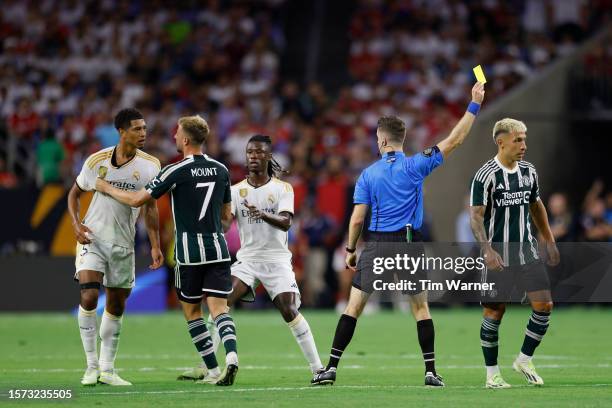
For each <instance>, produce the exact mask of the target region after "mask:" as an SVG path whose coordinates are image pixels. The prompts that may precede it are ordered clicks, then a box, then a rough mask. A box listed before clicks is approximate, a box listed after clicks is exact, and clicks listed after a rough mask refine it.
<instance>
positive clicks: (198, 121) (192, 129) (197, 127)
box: [178, 115, 210, 145]
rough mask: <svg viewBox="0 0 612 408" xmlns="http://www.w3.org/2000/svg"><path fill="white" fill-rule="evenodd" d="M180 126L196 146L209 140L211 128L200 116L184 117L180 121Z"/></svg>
mask: <svg viewBox="0 0 612 408" xmlns="http://www.w3.org/2000/svg"><path fill="white" fill-rule="evenodd" d="M178 124H179V126H180V127H182V128H183V130H184V131H185V132H186V133H187V135H189V139H191V141H192V142H194V143H195V144H198V145H201V144H202V143H204V142H206V139H208V135H209V133H210V128H209V127H208V123H206V121H205V120H204V118H203V117H201V116H200V115H194V116H183V117H182V118H180V119H179V120H178Z"/></svg>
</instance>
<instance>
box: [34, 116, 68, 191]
mask: <svg viewBox="0 0 612 408" xmlns="http://www.w3.org/2000/svg"><path fill="white" fill-rule="evenodd" d="M64 158H65V153H64V147H63V146H62V145H61V144H60V143H59V142H58V141H57V139H56V138H55V132H54V131H53V129H51V128H48V129H46V130H45V133H44V134H43V140H42V141H41V142H40V143H39V144H38V148H37V149H36V164H37V166H38V172H39V178H38V180H39V185H45V184H49V183H61V182H62V177H61V176H62V174H61V165H62V162H63V161H64Z"/></svg>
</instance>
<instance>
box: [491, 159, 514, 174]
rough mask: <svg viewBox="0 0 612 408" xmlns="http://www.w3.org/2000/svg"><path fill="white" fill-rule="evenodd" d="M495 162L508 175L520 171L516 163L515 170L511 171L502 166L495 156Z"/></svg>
mask: <svg viewBox="0 0 612 408" xmlns="http://www.w3.org/2000/svg"><path fill="white" fill-rule="evenodd" d="M494 160H495V163H497V165H498V166H499V167H500V168H501V169H502V170H503V171H505V172H506V173H510V174H512V173H516V172H517V171H518V169H519V165H518V162H516V163H515V166H514V168H513V169H509V168H507V167H506V166H504V165H503V164H501V162H500V161H499V159H498V158H497V156H495V159H494Z"/></svg>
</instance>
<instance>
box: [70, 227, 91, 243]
mask: <svg viewBox="0 0 612 408" xmlns="http://www.w3.org/2000/svg"><path fill="white" fill-rule="evenodd" d="M72 227H73V228H74V235H75V236H76V240H77V241H78V242H79V244H81V245H85V244H91V239H89V237H88V236H87V233H88V232H91V230H90V229H89V228H87V227H86V226H85V225H83V224H81V223H78V224H72Z"/></svg>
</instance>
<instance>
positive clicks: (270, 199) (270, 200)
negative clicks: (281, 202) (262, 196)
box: [268, 194, 276, 204]
mask: <svg viewBox="0 0 612 408" xmlns="http://www.w3.org/2000/svg"><path fill="white" fill-rule="evenodd" d="M274 201H276V200H275V199H274V196H273V195H272V194H270V195H269V196H268V202H269V203H270V204H274Z"/></svg>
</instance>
